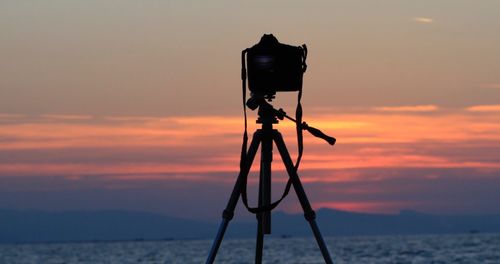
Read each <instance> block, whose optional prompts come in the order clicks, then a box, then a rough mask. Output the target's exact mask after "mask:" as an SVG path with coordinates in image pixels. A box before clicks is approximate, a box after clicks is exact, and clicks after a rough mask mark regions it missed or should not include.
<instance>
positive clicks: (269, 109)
mask: <svg viewBox="0 0 500 264" xmlns="http://www.w3.org/2000/svg"><path fill="white" fill-rule="evenodd" d="M268 101H270V100H266V98H265V97H263V96H256V95H253V96H252V97H250V99H248V100H247V102H246V106H247V107H248V108H250V109H251V110H256V109H257V108H258V109H259V112H258V114H259V119H257V123H262V124H266V123H269V122H270V123H271V124H277V123H278V122H279V121H278V119H279V120H284V119H285V118H286V119H288V120H290V121H293V122H294V123H295V124H297V120H295V119H294V118H292V117H290V116H288V115H287V114H286V112H285V111H284V110H283V109H281V108H280V109H275V108H274V107H273V106H272V105H271V104H270V103H269V102H268ZM299 126H300V127H301V128H302V130H306V131H307V132H309V133H310V134H311V135H313V136H315V137H317V138H321V139H323V140H325V141H326V142H328V144H330V145H332V146H333V145H335V142H336V141H337V140H336V139H335V138H334V137H330V136H328V135H326V134H325V133H323V132H321V130H319V129H317V128H314V127H311V126H309V125H308V124H307V123H306V122H302V123H301V124H299Z"/></svg>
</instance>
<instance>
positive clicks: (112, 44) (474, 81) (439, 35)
mask: <svg viewBox="0 0 500 264" xmlns="http://www.w3.org/2000/svg"><path fill="white" fill-rule="evenodd" d="M498 10H500V2H499V1H457V0H446V1H399V0H398V1H395V0H394V1H252V2H251V3H248V2H247V3H245V2H238V1H132V0H123V1H96V0H90V1H62V0H51V1H14V0H4V1H1V2H0V58H1V60H0V113H21V114H46V113H57V114H97V115H106V114H115V115H155V116H156V115H186V114H190V115H191V114H201V113H215V114H224V113H239V111H240V107H239V104H240V81H239V71H240V68H239V67H240V63H239V59H240V51H241V50H242V49H244V48H246V47H250V46H251V45H253V44H254V43H256V42H257V41H258V40H259V38H260V36H261V35H262V34H263V33H274V34H275V35H276V36H277V37H278V38H279V39H280V40H281V41H282V42H284V43H290V44H296V45H299V44H302V43H306V44H307V45H308V46H309V50H310V53H309V61H308V63H309V65H310V67H309V69H308V72H307V73H306V80H305V86H304V90H305V92H304V103H305V105H306V107H325V106H327V107H330V106H341V107H342V106H384V105H422V104H436V105H441V106H452V107H453V106H467V105H475V104H495V103H498V100H499V99H500V34H499V33H498V29H499V28H500V16H499V15H498ZM281 97H283V98H284V97H287V96H281Z"/></svg>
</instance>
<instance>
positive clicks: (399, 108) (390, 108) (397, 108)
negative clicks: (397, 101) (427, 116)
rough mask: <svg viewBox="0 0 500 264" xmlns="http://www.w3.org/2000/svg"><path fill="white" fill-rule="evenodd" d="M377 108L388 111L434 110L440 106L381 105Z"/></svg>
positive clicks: (376, 108)
mask: <svg viewBox="0 0 500 264" xmlns="http://www.w3.org/2000/svg"><path fill="white" fill-rule="evenodd" d="M375 110H377V111H387V112H434V111H437V110H439V107H437V106H436V105H409V106H381V107H375Z"/></svg>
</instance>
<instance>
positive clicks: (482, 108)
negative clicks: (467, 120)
mask: <svg viewBox="0 0 500 264" xmlns="http://www.w3.org/2000/svg"><path fill="white" fill-rule="evenodd" d="M466 110H467V111H470V112H500V105H474V106H470V107H467V108H466Z"/></svg>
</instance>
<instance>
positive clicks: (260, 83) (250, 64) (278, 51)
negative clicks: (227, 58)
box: [247, 34, 307, 98]
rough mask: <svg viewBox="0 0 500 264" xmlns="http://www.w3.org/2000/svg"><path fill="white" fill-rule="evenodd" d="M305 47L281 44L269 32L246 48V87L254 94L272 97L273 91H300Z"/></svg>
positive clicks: (274, 92) (304, 67) (304, 65)
mask: <svg viewBox="0 0 500 264" xmlns="http://www.w3.org/2000/svg"><path fill="white" fill-rule="evenodd" d="M306 53H307V49H306V47H305V45H303V46H302V47H300V46H298V47H296V46H290V45H286V44H281V43H279V42H278V40H277V39H276V38H275V37H274V36H273V35H272V34H269V35H266V34H265V35H264V36H262V38H261V39H260V42H259V43H257V44H256V45H254V46H253V47H251V48H249V49H248V50H247V68H248V86H249V89H250V91H251V92H252V93H253V94H255V95H261V96H264V97H266V98H272V97H273V96H274V95H275V94H276V92H283V91H299V90H300V89H301V88H302V76H303V75H304V71H305V69H306V64H305V59H306Z"/></svg>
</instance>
